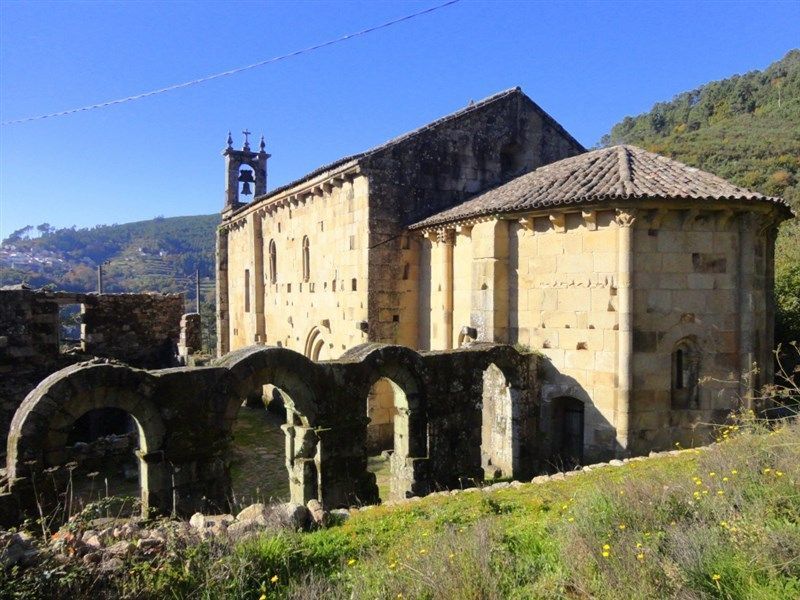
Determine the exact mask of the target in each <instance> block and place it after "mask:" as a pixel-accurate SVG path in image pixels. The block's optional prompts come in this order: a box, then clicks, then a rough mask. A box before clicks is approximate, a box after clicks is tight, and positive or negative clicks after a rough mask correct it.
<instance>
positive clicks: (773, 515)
mask: <svg viewBox="0 0 800 600" xmlns="http://www.w3.org/2000/svg"><path fill="white" fill-rule="evenodd" d="M720 439H722V440H723V441H722V442H721V443H719V444H716V445H714V446H713V447H711V448H709V449H707V450H702V451H701V450H687V451H685V452H682V453H680V454H679V455H677V456H672V457H661V458H655V459H651V460H644V461H637V462H630V463H627V464H626V465H625V466H623V467H605V468H600V469H596V470H593V471H591V472H587V473H581V474H578V475H576V476H574V477H570V478H567V479H565V480H562V481H553V482H548V483H545V484H541V485H526V486H522V487H520V488H505V489H502V490H499V491H495V492H493V493H484V492H480V491H475V492H462V493H459V494H457V495H453V496H450V495H443V496H435V497H430V498H425V499H422V500H419V501H416V502H410V503H405V504H402V505H399V506H393V507H375V508H371V509H369V510H364V511H359V512H357V513H356V514H354V515H353V516H352V517H351V518H350V519H349V520H348V521H347V522H345V523H343V524H341V525H339V526H336V527H332V528H329V529H326V530H320V531H315V532H312V533H305V534H302V533H297V534H291V533H289V534H263V535H261V536H260V537H257V538H253V539H250V540H247V541H244V542H240V543H237V544H230V543H227V542H221V543H218V542H214V543H204V544H200V545H197V546H192V547H190V548H174V549H172V550H170V552H168V553H166V554H165V555H163V556H162V557H160V558H158V559H156V560H154V561H151V562H140V563H139V564H133V565H130V568H129V569H127V570H126V571H125V572H124V573H122V574H119V575H116V576H108V577H106V578H103V579H95V578H91V577H89V576H88V575H86V574H84V573H83V571H81V568H80V567H75V568H73V569H72V570H70V569H67V570H66V571H65V572H63V573H62V574H61V575H60V576H59V577H57V578H54V577H52V576H51V578H50V579H49V580H47V583H46V586H45V583H43V582H44V581H45V580H44V578H43V575H42V570H43V569H44V570H46V568H47V567H46V566H42V567H41V568H40V569H38V570H34V569H31V570H29V571H27V572H18V573H16V574H15V575H13V576H11V577H9V575H8V572H6V575H0V590H2V591H0V596H8V597H24V596H23V595H22V594H23V593H24V592H25V591H26V590H33V589H35V590H36V591H37V592H42V595H49V596H51V597H67V596H68V595H69V594H72V595H73V596H78V597H80V596H81V595H82V594H86V595H88V594H90V593H91V594H93V595H94V596H98V597H102V596H108V597H114V598H126V597H127V598H163V597H170V598H189V597H191V598H242V599H254V600H257V599H262V600H266V599H267V598H316V597H320V598H322V597H324V598H332V599H337V598H369V599H372V598H453V599H456V598H458V599H471V598H474V599H479V598H481V599H482V598H487V599H493V598H498V599H499V598H511V599H514V598H608V599H615V600H616V599H618V598H665V597H674V598H687V599H688V598H726V599H769V598H776V599H778V598H792V597H800V443H799V442H800V425H798V423H796V422H795V423H791V424H785V425H783V426H781V427H780V428H778V429H774V430H772V429H768V428H767V427H766V426H764V425H762V424H758V423H754V422H748V423H743V424H742V425H741V426H737V427H735V428H734V427H731V428H727V429H726V430H724V431H723V432H721V434H720ZM52 568H56V567H55V566H52ZM57 568H61V569H64V567H57ZM3 577H6V579H5V580H2V578H3ZM34 586H39V587H34ZM43 586H45V587H43ZM15 593H16V594H17V595H16V596H15V595H14V594H15Z"/></svg>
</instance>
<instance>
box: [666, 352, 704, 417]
mask: <svg viewBox="0 0 800 600" xmlns="http://www.w3.org/2000/svg"><path fill="white" fill-rule="evenodd" d="M699 387H700V351H699V349H698V347H697V342H696V341H695V340H694V339H692V338H684V339H682V340H680V341H679V342H678V343H677V344H675V347H674V349H673V351H672V407H673V408H697V407H698V405H699Z"/></svg>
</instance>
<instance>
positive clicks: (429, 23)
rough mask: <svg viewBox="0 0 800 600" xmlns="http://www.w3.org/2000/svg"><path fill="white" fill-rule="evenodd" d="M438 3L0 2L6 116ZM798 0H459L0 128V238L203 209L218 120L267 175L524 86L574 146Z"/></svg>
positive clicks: (761, 40)
mask: <svg viewBox="0 0 800 600" xmlns="http://www.w3.org/2000/svg"><path fill="white" fill-rule="evenodd" d="M439 3H441V0H429V1H424V2H417V1H412V2H256V1H251V2H196V1H193V2H177V1H173V2H167V1H162V2H141V1H137V2H70V1H59V2H44V1H39V2H14V1H9V0H1V1H0V50H1V52H0V117H1V119H0V120H2V121H6V120H12V119H17V118H22V117H27V116H33V115H37V114H41V113H49V112H55V111H59V110H64V109H68V108H73V107H78V106H83V105H86V104H93V103H96V102H101V101H104V100H111V99H114V98H117V97H124V96H129V95H131V94H136V93H140V92H145V91H149V90H151V89H154V88H159V87H162V86H167V85H170V84H174V83H179V82H183V81H187V80H191V79H195V78H197V77H202V76H205V75H210V74H213V73H216V72H219V71H224V70H227V69H231V68H234V67H238V66H242V65H246V64H250V63H253V62H256V61H258V60H262V59H266V58H270V57H273V56H277V55H281V54H285V53H288V52H291V51H293V50H297V49H299V48H303V47H306V46H310V45H313V44H315V43H319V42H323V41H326V40H328V39H331V38H335V37H339V36H340V35H343V34H345V33H349V32H354V31H358V30H360V29H364V28H366V27H369V26H372V25H377V24H380V23H382V22H384V21H387V20H390V19H393V18H397V17H400V16H403V15H405V14H408V13H412V12H416V11H418V10H421V9H423V8H427V7H430V6H434V5H436V4H439ZM798 23H800V2H798V1H796V0H795V1H793V2H752V3H751V2H658V3H657V2H558V3H554V2H553V3H545V2H501V1H495V2H486V1H470V0H462V1H461V2H460V3H458V4H456V5H454V6H451V7H448V8H445V9H442V10H440V11H437V12H435V13H433V14H429V15H426V16H423V17H420V18H418V19H414V20H412V21H409V22H405V23H402V24H398V25H395V26H393V27H391V28H388V29H384V30H382V31H379V32H376V33H373V34H370V35H368V36H364V37H361V38H357V39H353V40H350V41H348V42H345V43H342V44H339V45H335V46H332V47H329V48H325V49H322V50H319V51H316V52H313V53H309V54H305V55H302V56H299V57H296V58H292V59H290V60H287V61H284V62H280V63H277V64H272V65H268V66H266V67H263V68H259V69H254V70H251V71H248V72H245V73H242V74H239V75H236V76H233V77H227V78H222V79H218V80H215V81H211V82H208V83H206V84H203V85H200V86H196V87H192V88H188V89H184V90H179V91H175V92H170V93H166V94H162V95H159V96H156V97H151V98H147V99H144V100H140V101H137V102H131V103H128V104H124V105H120V106H116V107H111V108H107V109H103V110H96V111H89V112H84V113H80V114H76V115H72V116H67V117H60V118H53V119H45V120H42V121H35V122H30V123H26V124H17V125H7V126H3V127H2V128H1V129H0V236H5V235H7V234H8V233H9V232H10V231H12V230H14V229H16V228H18V227H21V226H23V225H25V224H31V225H38V224H39V223H42V222H48V223H50V224H51V225H54V226H57V227H63V226H70V225H78V226H79V227H80V226H90V225H95V224H102V223H123V222H127V221H135V220H141V219H149V218H152V217H155V216H158V215H164V216H175V215H186V214H201V213H212V212H216V211H218V210H219V209H220V208H221V206H222V201H223V185H224V181H223V175H224V172H223V161H222V158H221V156H220V152H221V150H222V149H223V148H224V142H225V137H226V134H227V132H228V130H229V129H230V130H232V131H233V132H234V138H235V140H236V143H237V144H239V143H240V140H241V135H240V133H239V132H240V131H241V130H242V129H244V128H249V129H250V130H251V131H253V132H255V133H256V134H257V135H260V134H261V133H264V135H265V136H266V138H267V144H268V148H267V150H268V152H270V153H271V154H272V155H273V156H272V159H271V160H270V163H269V175H268V185H269V187H270V188H274V187H277V186H278V185H280V184H282V183H285V182H287V181H289V180H291V179H293V178H295V177H298V176H300V175H302V174H304V173H305V172H307V171H309V170H311V169H313V168H315V167H316V166H319V165H321V164H324V163H326V162H329V161H331V160H334V159H336V158H338V157H340V156H344V155H347V154H350V153H353V152H358V151H360V150H363V149H366V148H368V147H371V146H373V145H375V144H378V143H380V142H382V141H384V140H386V139H389V138H391V137H394V136H396V135H398V134H400V133H403V132H405V131H408V130H410V129H413V128H415V127H417V126H419V125H422V124H424V123H426V122H428V121H430V120H432V119H435V118H436V117H438V116H441V115H444V114H447V113H449V112H452V111H454V110H457V109H459V108H461V107H463V106H465V105H466V104H467V103H468V102H469V101H470V100H471V99H474V100H479V99H481V98H483V97H486V96H488V95H490V94H492V93H494V92H496V91H499V90H502V89H505V88H509V87H513V86H516V85H519V86H521V87H522V89H523V90H524V91H525V92H526V93H527V94H528V95H529V96H531V98H533V99H534V100H535V101H536V102H537V103H539V104H540V105H541V106H542V107H543V108H544V109H545V110H547V111H548V112H549V113H550V114H551V115H552V116H553V117H555V119H556V120H557V121H559V122H560V123H561V124H562V125H564V127H566V129H567V130H568V131H570V132H571V133H572V134H573V135H575V137H577V138H578V139H579V140H580V141H581V142H582V143H583V144H584V145H587V146H591V145H593V144H595V143H596V142H597V140H598V139H599V138H600V136H602V135H603V134H604V133H606V132H607V131H608V130H609V129H610V127H611V126H612V125H614V123H616V122H617V121H619V120H620V119H622V118H623V117H624V116H625V115H632V114H638V113H641V112H644V111H646V110H649V109H650V107H651V106H652V105H653V103H655V102H657V101H660V100H665V99H669V98H671V97H672V96H674V95H675V94H677V93H679V92H681V91H685V90H688V89H691V88H694V87H697V86H698V85H700V84H702V83H705V82H707V81H710V80H714V79H721V78H724V77H728V76H730V75H732V74H734V73H742V72H745V71H748V70H752V69H759V68H763V67H765V66H767V65H768V64H769V63H771V62H773V61H775V60H778V59H779V58H781V57H782V56H783V55H784V54H785V53H786V52H787V51H788V50H789V49H791V48H792V47H797V46H800V33H798V31H800V28H798Z"/></svg>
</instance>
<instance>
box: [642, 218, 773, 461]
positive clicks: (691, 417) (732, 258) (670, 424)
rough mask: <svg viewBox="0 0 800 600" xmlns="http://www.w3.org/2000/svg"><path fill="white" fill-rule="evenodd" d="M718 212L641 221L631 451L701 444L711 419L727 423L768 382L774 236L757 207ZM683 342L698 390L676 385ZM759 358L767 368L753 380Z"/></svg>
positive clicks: (685, 363) (684, 359)
mask: <svg viewBox="0 0 800 600" xmlns="http://www.w3.org/2000/svg"><path fill="white" fill-rule="evenodd" d="M714 208H715V207H711V206H709V207H707V209H708V210H704V211H700V212H699V211H696V210H689V209H685V210H662V211H658V212H656V211H653V212H651V213H650V214H648V213H646V212H641V213H640V216H639V218H638V219H637V222H636V226H635V232H634V240H633V243H634V252H633V257H634V262H633V264H634V276H633V282H634V309H635V312H634V330H633V350H634V356H633V383H634V392H633V397H632V415H631V436H632V437H631V449H632V451H634V452H642V451H644V450H645V449H663V448H668V447H671V446H672V445H673V444H674V443H676V442H680V443H682V444H685V445H689V444H692V443H694V444H698V443H704V442H705V441H707V440H708V439H709V437H710V431H709V428H708V427H704V426H703V425H704V424H710V423H720V422H722V421H724V419H725V418H726V416H727V415H728V413H729V411H730V410H731V408H733V407H735V406H737V405H738V404H740V403H741V402H743V401H745V399H746V397H747V396H748V393H749V391H750V389H752V387H751V386H754V387H755V388H758V387H759V386H760V385H761V383H763V382H766V381H770V380H771V369H772V356H771V348H772V331H771V322H772V318H773V315H772V311H771V307H770V303H771V296H772V294H771V289H770V286H771V280H772V269H773V263H772V244H773V243H774V237H772V238H771V233H770V229H771V228H769V227H767V226H766V225H767V224H768V223H769V222H768V221H766V222H762V220H761V217H760V215H759V214H758V213H743V214H739V215H734V214H733V213H732V212H731V211H729V210H723V209H722V207H716V208H717V209H716V210H713V209H714ZM683 342H685V343H687V344H688V345H686V346H685V349H684V353H683V356H682V357H681V361H682V363H683V364H682V367H683V369H684V371H685V372H686V376H685V378H686V379H689V378H691V377H695V378H696V380H697V385H696V387H695V388H694V389H691V387H692V386H691V382H689V381H685V382H683V384H682V385H681V386H680V387H681V388H682V389H676V376H677V373H676V364H675V358H674V353H675V352H676V350H677V349H679V348H681V347H684V346H681V344H682V343H683ZM692 348H694V349H695V350H696V352H697V355H696V356H692V352H693V350H692ZM754 362H755V363H758V365H759V368H760V373H759V374H758V375H756V376H755V380H754V381H752V382H751V383H750V384H748V383H747V382H746V381H745V378H746V375H747V374H748V373H749V372H750V370H751V368H752V365H753V363H754ZM695 369H696V370H695ZM691 370H695V372H694V373H690V371H691Z"/></svg>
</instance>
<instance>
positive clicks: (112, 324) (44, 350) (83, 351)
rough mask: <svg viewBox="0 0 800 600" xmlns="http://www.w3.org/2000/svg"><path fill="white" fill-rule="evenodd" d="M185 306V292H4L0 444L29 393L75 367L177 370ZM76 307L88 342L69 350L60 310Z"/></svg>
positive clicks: (1, 298)
mask: <svg viewBox="0 0 800 600" xmlns="http://www.w3.org/2000/svg"><path fill="white" fill-rule="evenodd" d="M183 303H184V302H183V296H182V295H180V294H173V295H166V296H163V295H161V294H103V295H97V294H76V293H70V292H60V291H56V292H52V291H45V290H30V289H27V288H22V287H18V288H14V289H9V288H5V289H2V290H0V440H5V439H6V436H7V434H8V430H9V426H10V423H11V418H12V416H13V415H14V412H15V411H16V410H17V408H18V407H19V406H20V404H21V402H22V400H23V399H24V398H25V396H26V394H28V392H30V391H31V390H32V389H33V388H34V387H36V385H37V384H38V383H39V382H40V381H42V380H43V379H44V378H46V377H47V376H48V375H50V374H51V373H53V372H55V371H58V370H59V369H62V368H64V367H66V366H68V365H71V364H74V363H76V362H80V361H84V360H87V359H88V358H91V356H104V357H108V358H114V359H117V360H121V361H124V362H127V363H129V364H131V365H133V366H137V367H150V368H163V367H169V366H173V365H174V363H175V358H174V345H175V343H176V342H177V341H178V338H179V337H180V322H181V315H182V314H183ZM70 304H73V305H74V304H80V305H81V306H82V309H81V310H82V315H81V320H82V325H81V338H82V339H81V344H80V346H79V347H73V348H70V349H69V351H67V352H62V351H61V350H62V349H61V347H60V335H61V331H60V321H59V307H60V306H62V305H70ZM4 452H5V449H1V450H0V455H2V454H3V453H4Z"/></svg>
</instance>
